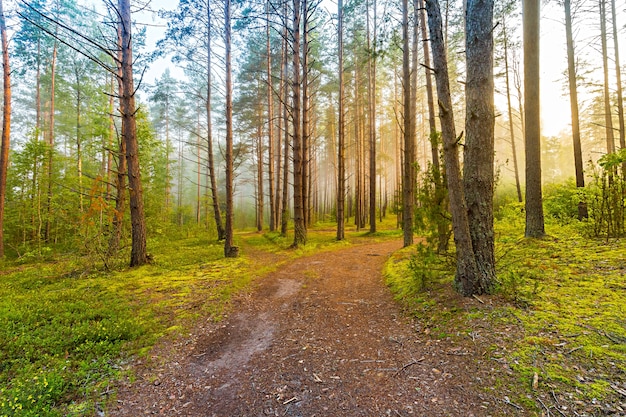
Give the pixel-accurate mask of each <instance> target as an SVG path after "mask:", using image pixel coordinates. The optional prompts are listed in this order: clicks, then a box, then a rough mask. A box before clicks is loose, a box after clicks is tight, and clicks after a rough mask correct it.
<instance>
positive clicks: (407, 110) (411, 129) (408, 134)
mask: <svg viewBox="0 0 626 417" xmlns="http://www.w3.org/2000/svg"><path fill="white" fill-rule="evenodd" d="M402 47H403V53H402V82H403V86H402V87H403V102H404V106H403V124H404V132H403V133H404V172H403V179H402V208H403V210H402V230H403V232H404V246H405V247H407V246H410V245H412V244H413V212H414V199H415V174H414V170H415V104H414V99H415V96H414V91H413V88H414V84H413V77H412V76H411V64H410V55H411V49H410V47H409V4H408V0H402Z"/></svg>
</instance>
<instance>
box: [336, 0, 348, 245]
mask: <svg viewBox="0 0 626 417" xmlns="http://www.w3.org/2000/svg"><path fill="white" fill-rule="evenodd" d="M337 20H338V28H337V43H338V54H339V56H338V60H339V67H338V74H337V76H338V78H339V110H338V111H339V121H338V124H339V125H338V136H337V214H336V218H337V240H343V239H345V218H344V217H345V209H344V207H345V201H346V200H345V199H346V145H345V141H346V133H345V128H346V122H345V120H344V112H345V110H344V85H343V84H344V82H343V0H338V3H337Z"/></svg>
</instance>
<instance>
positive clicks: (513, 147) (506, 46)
mask: <svg viewBox="0 0 626 417" xmlns="http://www.w3.org/2000/svg"><path fill="white" fill-rule="evenodd" d="M566 1H567V0H566ZM502 31H503V32H504V33H503V36H504V77H505V81H506V104H507V111H508V113H509V137H510V139H511V152H512V154H513V173H514V174H515V189H516V190H517V201H518V202H520V203H521V202H522V201H523V199H522V186H521V183H520V179H519V165H518V163H517V146H516V145H515V125H514V124H513V106H512V105H511V79H510V76H509V38H508V34H507V31H506V21H505V19H504V17H503V18H502Z"/></svg>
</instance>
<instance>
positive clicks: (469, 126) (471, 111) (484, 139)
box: [463, 0, 496, 294]
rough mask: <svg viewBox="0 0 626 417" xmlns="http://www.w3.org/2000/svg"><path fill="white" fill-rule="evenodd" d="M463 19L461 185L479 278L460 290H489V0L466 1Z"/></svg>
mask: <svg viewBox="0 0 626 417" xmlns="http://www.w3.org/2000/svg"><path fill="white" fill-rule="evenodd" d="M465 16H466V20H465V25H466V26H465V27H466V29H465V32H466V36H465V56H466V66H467V78H466V85H465V101H466V116H465V134H466V141H465V153H464V159H463V186H464V189H465V201H466V203H467V215H468V221H469V225H470V235H471V237H472V247H473V249H474V256H475V257H476V264H477V265H478V268H479V276H478V277H476V278H477V279H476V280H475V281H474V282H472V283H470V287H469V288H463V293H464V294H467V293H470V294H475V293H489V292H491V291H492V290H493V287H494V284H495V277H496V270H495V268H496V261H495V253H494V250H495V249H494V230H493V190H494V124H495V113H494V85H493V35H492V31H493V0H468V1H467V11H466V15H465Z"/></svg>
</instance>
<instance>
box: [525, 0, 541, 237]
mask: <svg viewBox="0 0 626 417" xmlns="http://www.w3.org/2000/svg"><path fill="white" fill-rule="evenodd" d="M539 10H540V5H539V0H524V1H523V17H524V105H525V106H526V111H525V112H524V119H525V122H524V126H525V134H524V137H525V141H526V232H525V234H526V237H542V236H544V235H545V227H544V221H543V204H542V203H543V201H542V200H543V198H542V192H541V120H540V108H539V99H540V95H539V17H540V12H539Z"/></svg>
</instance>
